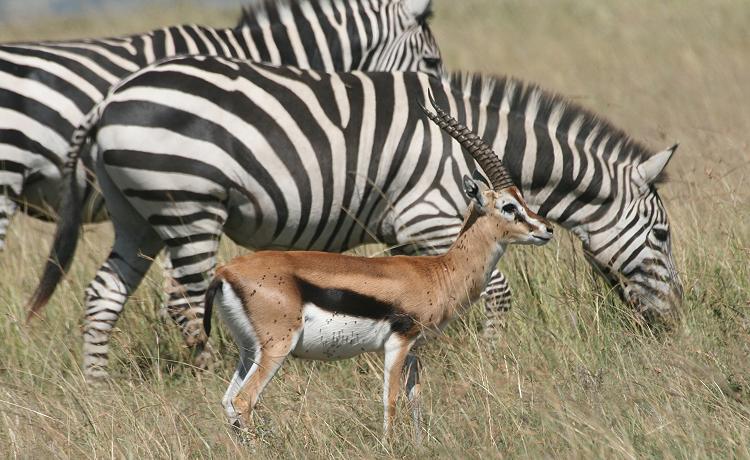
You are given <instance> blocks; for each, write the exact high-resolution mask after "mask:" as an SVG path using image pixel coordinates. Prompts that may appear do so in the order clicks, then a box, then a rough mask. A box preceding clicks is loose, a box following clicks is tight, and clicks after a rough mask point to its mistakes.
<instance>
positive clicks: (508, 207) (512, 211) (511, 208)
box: [503, 203, 517, 214]
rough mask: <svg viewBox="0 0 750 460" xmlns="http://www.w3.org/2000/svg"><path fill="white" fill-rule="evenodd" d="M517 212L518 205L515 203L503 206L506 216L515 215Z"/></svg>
mask: <svg viewBox="0 0 750 460" xmlns="http://www.w3.org/2000/svg"><path fill="white" fill-rule="evenodd" d="M516 211H517V208H516V205H514V204H513V203H508V204H506V205H505V206H503V212H504V213H505V214H515V213H516Z"/></svg>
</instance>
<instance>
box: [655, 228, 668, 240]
mask: <svg viewBox="0 0 750 460" xmlns="http://www.w3.org/2000/svg"><path fill="white" fill-rule="evenodd" d="M652 231H653V233H654V238H656V239H657V240H659V241H660V242H662V243H663V242H665V241H667V238H669V232H667V231H666V230H665V229H663V228H655V229H653V230H652Z"/></svg>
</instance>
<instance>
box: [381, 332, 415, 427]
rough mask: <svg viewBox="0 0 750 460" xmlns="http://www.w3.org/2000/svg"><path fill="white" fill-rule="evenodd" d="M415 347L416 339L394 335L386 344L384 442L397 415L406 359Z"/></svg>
mask: <svg viewBox="0 0 750 460" xmlns="http://www.w3.org/2000/svg"><path fill="white" fill-rule="evenodd" d="M412 345H414V339H409V338H406V337H402V336H401V335H399V334H397V333H394V334H391V336H390V337H389V338H388V340H387V341H386V342H385V359H384V361H383V372H384V383H383V409H384V413H383V440H384V441H387V438H388V435H389V433H390V430H391V428H392V426H393V418H394V417H395V415H396V399H397V398H398V393H399V389H400V387H401V373H402V372H403V369H404V363H405V362H406V357H407V355H408V354H409V350H411V347H412Z"/></svg>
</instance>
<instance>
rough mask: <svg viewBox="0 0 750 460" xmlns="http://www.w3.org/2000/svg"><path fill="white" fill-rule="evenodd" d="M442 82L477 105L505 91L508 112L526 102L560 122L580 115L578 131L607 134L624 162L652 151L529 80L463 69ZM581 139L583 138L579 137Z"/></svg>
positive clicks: (495, 100)
mask: <svg viewBox="0 0 750 460" xmlns="http://www.w3.org/2000/svg"><path fill="white" fill-rule="evenodd" d="M443 80H444V82H445V83H447V84H448V85H450V87H451V88H452V89H453V90H454V91H459V92H462V93H463V94H464V96H468V98H469V99H470V100H473V101H476V102H478V103H480V104H481V105H488V106H491V107H498V108H499V107H500V104H501V102H502V101H503V97H504V96H505V95H506V93H509V94H510V97H509V98H508V103H509V105H510V111H511V112H516V113H524V112H525V111H526V109H527V107H529V105H530V104H536V105H537V107H538V111H537V113H538V115H537V118H538V119H541V120H548V119H549V117H550V115H551V114H552V113H555V112H560V124H564V125H569V124H570V122H572V121H573V120H575V119H576V118H581V120H582V124H581V132H582V133H590V132H594V131H596V132H598V134H597V140H599V139H603V138H604V137H605V136H606V137H609V139H610V140H609V143H610V145H617V144H618V143H622V150H621V151H622V152H623V154H621V157H622V158H626V160H624V161H629V162H636V163H640V162H642V161H645V160H647V159H648V158H650V157H651V156H652V155H654V154H655V152H654V151H653V150H651V149H649V148H648V147H646V146H645V145H644V144H642V143H640V142H638V141H636V140H635V139H633V138H631V137H630V136H629V135H628V134H627V133H625V131H623V130H622V129H620V128H617V127H616V126H614V125H613V124H612V123H611V122H610V121H609V120H607V119H605V118H603V117H601V116H599V115H597V114H595V113H594V112H592V111H590V110H588V109H586V108H584V107H582V106H581V105H579V104H577V103H575V102H573V101H571V100H569V99H566V98H565V97H563V96H561V95H559V94H557V93H554V92H551V91H547V90H544V89H542V88H540V87H539V86H538V85H536V84H533V83H528V82H524V81H523V80H519V79H516V78H513V77H509V76H492V75H482V74H475V73H466V72H454V73H451V74H449V75H446V76H444V77H443ZM579 141H580V142H583V139H579ZM665 180H666V176H664V175H663V176H662V177H659V178H657V180H656V181H654V183H659V182H664V181H665Z"/></svg>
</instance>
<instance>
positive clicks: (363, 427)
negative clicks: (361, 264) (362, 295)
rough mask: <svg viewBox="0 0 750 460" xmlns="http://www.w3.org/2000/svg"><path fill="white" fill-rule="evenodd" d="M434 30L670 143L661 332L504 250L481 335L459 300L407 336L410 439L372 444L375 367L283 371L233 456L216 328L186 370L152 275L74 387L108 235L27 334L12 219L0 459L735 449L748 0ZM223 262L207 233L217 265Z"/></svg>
mask: <svg viewBox="0 0 750 460" xmlns="http://www.w3.org/2000/svg"><path fill="white" fill-rule="evenodd" d="M208 3H209V2H205V4H206V5H208ZM237 16H238V11H225V10H216V9H212V8H211V7H210V6H205V10H201V9H200V8H198V7H195V6H192V7H190V6H187V4H182V3H178V4H177V6H176V7H175V8H173V9H171V10H168V11H167V10H147V11H143V12H139V13H137V14H136V13H133V14H132V15H129V16H127V17H123V15H122V14H121V13H118V15H116V16H115V15H112V16H106V15H105V16H96V17H93V16H92V17H88V18H85V19H77V18H65V19H55V18H49V19H44V18H38V19H36V20H34V21H33V22H28V23H14V24H8V25H3V26H2V27H0V40H2V41H18V40H30V39H42V38H71V37H74V36H98V35H105V34H106V35H111V34H119V33H131V32H137V31H143V30H147V29H150V28H152V27H154V26H161V25H165V24H171V23H181V22H201V23H205V24H208V25H230V24H232V25H233V24H234V22H235V20H236V17H237ZM432 24H433V30H434V32H435V34H436V36H437V38H438V40H439V43H440V45H441V47H442V49H443V51H444V54H445V60H446V63H447V65H448V66H449V67H450V68H452V69H462V70H477V71H482V72H487V73H495V74H505V73H507V74H512V75H515V76H518V77H521V78H523V79H526V80H531V81H534V82H537V83H539V84H541V85H542V86H543V87H545V88H548V89H552V90H555V91H557V92H560V93H562V94H564V95H566V96H568V97H569V98H571V99H573V100H575V101H576V102H578V103H580V104H583V105H584V106H587V107H589V108H591V109H593V110H594V111H596V112H597V113H600V114H602V115H603V116H605V117H607V118H609V119H610V120H611V121H613V122H614V124H615V125H618V126H620V127H622V128H623V129H625V130H626V131H627V132H629V133H630V134H631V135H632V136H633V137H635V138H636V139H639V140H642V141H643V142H645V143H646V144H647V145H649V146H651V147H652V148H654V149H656V150H661V149H662V148H666V147H668V146H670V145H672V144H674V143H676V142H679V143H680V147H679V149H678V151H677V153H676V154H675V157H674V159H673V160H672V162H671V164H670V165H669V174H670V177H671V179H670V180H669V181H668V182H667V183H666V184H664V185H662V186H660V194H661V196H662V198H663V200H664V202H665V204H666V207H667V209H668V212H669V217H670V220H671V228H672V235H673V245H674V251H675V258H676V261H677V264H678V269H679V270H680V274H681V277H682V280H683V282H684V284H685V299H684V300H685V301H684V305H683V306H682V310H681V313H682V314H681V318H680V320H679V324H678V325H677V327H675V328H674V330H673V331H671V332H669V333H667V334H663V335H659V336H654V335H652V334H650V333H649V332H648V331H643V330H642V329H639V328H638V327H637V326H636V324H635V323H634V321H633V316H632V315H631V311H630V310H629V308H628V307H627V306H625V305H623V304H622V303H621V302H620V301H619V300H617V299H616V296H615V295H614V294H613V293H612V292H610V291H609V289H608V288H607V287H606V286H605V285H604V284H603V283H602V282H601V281H600V280H599V279H597V277H596V276H595V275H593V274H592V271H591V269H590V267H589V266H588V264H587V263H586V262H585V261H584V259H583V256H582V253H581V249H580V244H579V243H578V241H577V240H576V239H575V238H574V237H573V236H572V235H570V234H567V233H566V232H564V231H559V232H556V236H557V238H556V241H555V242H554V243H552V244H550V245H548V246H546V247H544V248H534V249H530V248H518V247H515V248H513V249H512V250H511V251H509V253H508V254H507V255H506V257H505V258H504V259H503V260H502V261H501V266H502V269H503V271H504V272H505V273H506V274H507V275H508V277H509V279H510V282H511V286H512V288H513V291H514V294H515V297H514V303H513V310H512V312H511V314H510V315H509V318H508V324H507V328H506V329H505V330H503V331H502V334H501V335H500V338H499V339H498V340H496V341H487V340H485V339H483V338H482V336H481V323H482V317H483V312H482V309H481V308H479V307H477V308H474V309H472V310H471V312H470V314H468V315H467V316H466V317H465V318H463V319H462V320H460V321H457V322H456V323H455V324H453V325H452V326H451V327H450V328H448V331H447V333H446V334H445V335H443V336H440V337H437V338H435V339H434V340H432V341H430V342H428V343H426V344H425V345H424V346H423V347H421V350H420V356H421V358H422V361H423V365H424V366H423V399H424V406H425V407H424V422H425V429H426V439H425V442H424V443H423V445H422V446H416V445H415V444H414V443H413V442H412V440H411V439H412V438H411V432H410V428H411V422H410V414H409V411H408V407H407V404H406V403H405V402H404V401H401V402H400V403H399V412H398V415H397V419H396V427H395V433H394V436H393V437H392V439H391V441H390V442H389V443H382V441H381V431H382V402H381V391H382V358H381V357H379V356H377V355H372V356H363V357H360V358H357V359H352V360H346V361H339V362H331V363H321V362H307V361H301V360H294V359H291V360H289V361H287V363H286V364H285V365H284V367H283V368H282V370H281V371H280V372H279V373H278V374H277V376H276V378H275V379H274V380H273V381H272V383H271V384H270V385H269V387H268V390H267V391H266V392H265V393H264V395H263V399H262V401H261V404H260V405H259V409H258V411H257V414H256V416H255V420H256V425H257V429H256V439H255V441H254V443H253V444H252V445H245V444H243V443H242V442H240V440H239V439H238V438H237V437H236V436H234V435H233V432H232V429H231V427H229V426H228V425H227V424H226V423H225V420H224V416H223V411H222V407H221V404H220V401H221V397H222V394H223V392H224V390H225V388H226V385H227V383H228V380H229V378H230V377H231V374H232V372H233V370H234V366H235V363H236V358H237V350H236V349H235V347H234V345H233V343H232V342H231V340H230V339H229V337H228V335H227V334H226V330H225V329H223V328H222V327H221V326H219V327H217V328H215V329H216V332H215V333H214V335H213V336H212V338H211V340H212V342H213V344H214V345H215V348H216V349H217V350H218V352H219V355H220V358H219V360H218V361H217V363H216V365H215V367H214V368H213V369H212V370H210V371H206V372H197V371H196V370H195V369H193V368H192V366H191V364H190V363H191V355H190V352H189V350H187V349H185V348H184V346H183V344H182V339H181V337H180V334H179V332H178V330H177V328H176V327H174V326H173V325H172V324H168V323H167V322H164V321H162V320H161V319H160V318H159V316H158V313H157V311H158V305H159V303H160V301H161V298H162V294H161V286H162V274H161V271H160V270H159V269H158V268H155V269H153V270H152V271H151V272H150V273H149V275H148V277H147V279H146V280H145V281H144V282H143V284H142V285H141V287H140V289H139V290H138V292H137V293H136V295H135V296H134V297H133V298H132V300H131V301H130V302H129V303H128V304H127V306H126V310H125V313H124V315H123V317H122V319H121V321H120V322H119V323H118V324H117V329H116V332H115V333H114V336H113V343H112V354H113V356H112V359H111V361H110V364H111V371H112V376H113V379H112V381H111V383H110V384H108V385H106V386H104V387H102V388H99V387H96V388H92V387H89V386H87V384H86V383H85V381H84V379H83V377H82V372H81V368H80V353H81V334H80V331H81V324H82V316H83V305H82V303H83V290H84V288H85V286H86V284H87V283H88V282H89V280H90V279H91V278H92V276H93V274H94V272H95V270H96V269H97V267H98V265H99V264H100V263H101V262H102V261H103V260H104V258H105V257H106V254H107V252H108V250H109V248H110V244H111V242H112V230H111V227H110V225H109V224H101V225H95V226H91V227H87V228H86V230H85V232H84V237H83V241H82V243H81V244H80V245H79V248H78V254H77V257H76V260H75V262H74V265H73V267H72V270H71V273H70V275H69V276H68V277H67V278H66V281H65V282H64V283H63V284H62V285H61V288H60V289H58V291H57V293H56V294H55V296H54V298H53V299H52V302H51V303H50V305H49V306H48V307H47V309H46V313H45V315H44V318H43V319H42V320H40V321H36V322H35V323H33V324H31V325H26V324H25V321H24V319H25V311H24V309H23V306H24V304H25V302H26V300H27V299H28V298H29V297H30V295H31V293H32V291H33V289H34V287H35V284H36V282H37V277H38V275H39V273H40V271H41V268H42V266H43V263H44V261H45V259H46V257H47V251H48V248H49V244H50V242H51V240H52V234H53V231H54V226H52V225H50V224H45V223H42V222H39V221H36V220H33V219H31V218H28V217H25V216H18V217H17V218H16V219H15V221H14V222H13V225H12V227H11V233H10V236H9V240H8V249H7V250H6V251H5V253H3V254H0V457H3V458H19V459H27V458H45V459H46V458H106V457H113V458H139V459H140V458H204V457H205V458H228V457H230V456H231V457H239V458H243V457H248V458H250V457H252V458H329V457H332V458H345V459H351V458H414V457H434V456H438V457H443V458H493V457H504V458H515V457H523V458H625V459H629V458H691V459H692V458H750V147H749V146H748V144H749V143H750V77H749V76H750V33H748V24H750V4H748V3H747V2H746V1H744V0H712V1H708V0H665V1H661V2H654V1H651V0H629V1H627V2H622V1H617V2H616V1H600V0H555V1H553V0H538V1H533V2H526V1H520V0H461V1H455V0H435V17H434V19H433V22H432ZM377 250H378V248H374V249H372V250H371V252H373V251H377ZM242 252H243V250H242V249H240V248H237V247H235V246H233V245H231V244H230V243H229V242H226V243H225V244H224V245H223V247H222V253H221V260H222V261H226V260H228V259H229V258H231V257H232V256H234V255H237V254H240V253H242Z"/></svg>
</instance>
